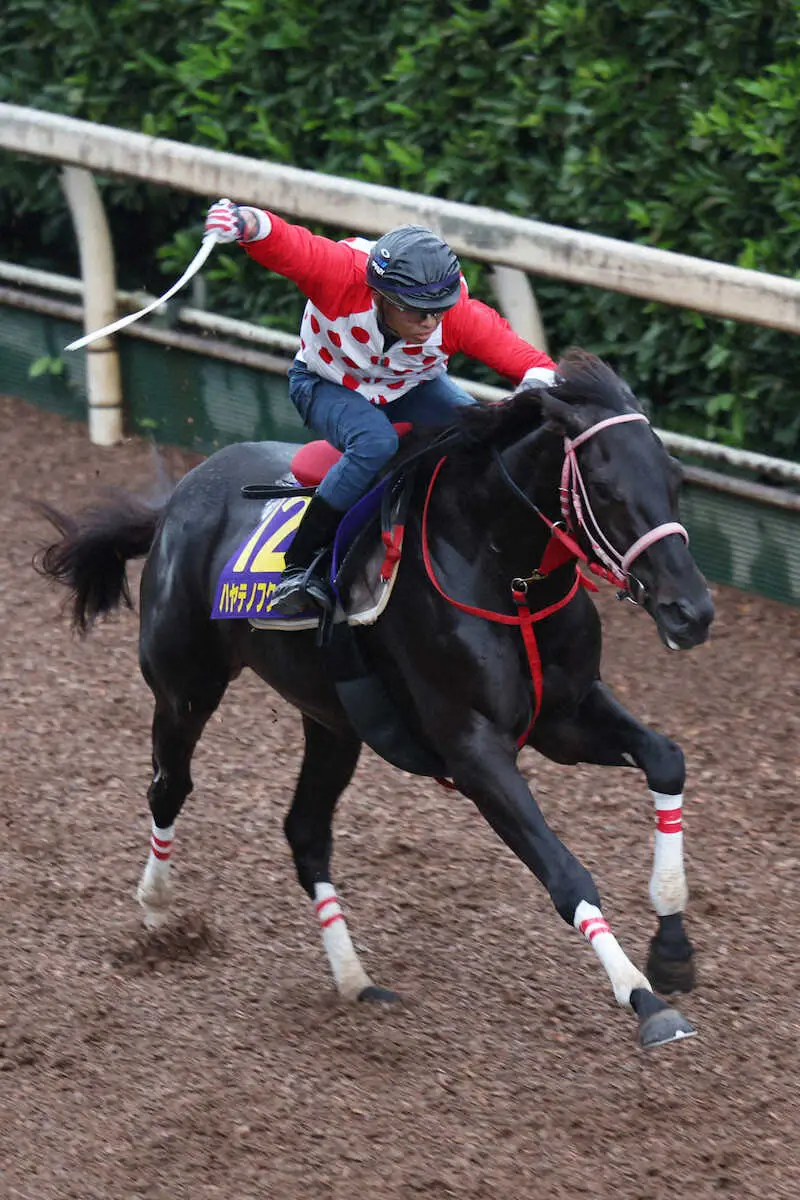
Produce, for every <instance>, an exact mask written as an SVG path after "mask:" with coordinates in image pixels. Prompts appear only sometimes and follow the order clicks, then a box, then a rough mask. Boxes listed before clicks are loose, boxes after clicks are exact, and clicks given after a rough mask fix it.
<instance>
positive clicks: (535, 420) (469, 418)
mask: <svg viewBox="0 0 800 1200" xmlns="http://www.w3.org/2000/svg"><path fill="white" fill-rule="evenodd" d="M549 399H552V400H554V401H555V402H556V403H557V404H558V403H560V404H561V405H563V404H568V405H570V406H572V407H574V408H575V409H578V408H582V407H592V408H600V409H605V410H607V412H608V415H609V416H611V415H614V414H615V413H620V412H631V411H634V412H641V405H640V403H639V401H638V400H637V399H636V397H635V396H634V394H633V392H632V391H631V390H630V388H629V387H628V385H627V384H626V383H625V382H624V381H623V380H622V379H620V377H619V375H617V374H616V372H615V371H614V370H612V368H611V367H610V366H609V365H608V363H605V362H603V360H602V359H600V358H598V357H597V356H596V355H595V354H590V353H589V352H588V351H587V350H580V349H577V348H573V349H571V350H568V351H567V352H566V354H565V355H564V357H563V358H562V359H561V361H560V362H559V363H558V367H557V370H556V382H555V383H554V384H553V385H552V386H550V387H548V388H541V387H529V386H528V387H520V388H517V390H516V391H515V392H512V393H511V395H509V396H507V397H506V398H505V399H504V400H498V401H494V402H492V403H488V404H474V405H470V406H469V407H466V408H464V409H462V410H461V411H460V412H459V413H458V416H457V418H456V420H455V422H454V423H453V425H452V426H450V427H449V428H448V429H447V430H445V431H438V432H437V433H436V434H435V435H433V436H432V435H431V433H430V432H429V431H426V430H419V431H418V432H412V433H411V434H410V435H409V436H408V437H406V438H404V439H403V441H402V443H401V448H400V452H399V454H398V455H397V456H396V457H395V459H394V460H393V462H392V466H393V467H396V466H397V465H398V464H400V463H402V462H405V461H407V460H408V459H409V458H413V457H416V456H417V455H418V454H419V453H420V452H421V451H423V450H424V449H425V448H426V447H428V446H429V447H431V448H433V447H434V446H435V445H438V444H441V446H442V452H443V453H444V452H445V451H446V452H448V453H450V452H452V451H453V450H455V449H456V448H458V449H461V450H467V451H470V450H474V451H475V452H477V453H480V452H481V451H482V450H483V449H488V448H490V447H492V446H496V445H498V444H503V445H510V444H512V443H513V442H515V441H517V440H519V439H520V438H523V437H525V436H526V435H527V434H529V433H532V432H533V431H534V430H536V429H539V428H541V427H542V426H543V425H544V424H546V422H547V420H548V417H549V416H550V415H551V414H550V413H549V412H548V400H549ZM553 407H554V405H552V404H551V405H550V408H551V409H552V408H553Z"/></svg>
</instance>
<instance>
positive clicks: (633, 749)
mask: <svg viewBox="0 0 800 1200" xmlns="http://www.w3.org/2000/svg"><path fill="white" fill-rule="evenodd" d="M529 742H530V745H531V746H533V747H534V749H536V750H538V751H539V752H540V753H541V754H544V755H545V756H546V757H547V758H551V759H553V760H554V761H555V762H562V763H577V762H587V763H597V764H598V765H600V766H615V767H624V766H629V767H630V766H633V767H640V768H641V769H642V770H643V771H644V773H645V775H646V776H647V782H648V785H649V787H650V792H651V794H652V797H653V803H654V807H655V817H656V830H655V846H654V852H653V872H652V875H651V876H650V900H651V902H652V905H653V908H654V909H655V911H656V913H657V915H658V931H657V933H656V934H655V936H654V937H653V938H652V940H651V942H650V954H649V956H648V960H647V975H648V978H649V979H650V982H651V983H652V985H653V987H654V988H656V990H657V991H659V992H662V993H664V994H665V995H669V994H671V993H672V992H678V991H680V992H688V991H691V989H692V988H693V987H694V984H695V966H694V950H693V947H692V944H691V942H690V941H689V938H688V937H687V935H686V930H685V929H684V925H683V913H684V911H685V909H686V904H687V901H688V898H689V890H688V887H687V884H686V873H685V870H684V865H683V828H682V809H683V785H684V780H685V777H686V769H685V765H684V758H683V752H682V750H681V749H680V747H679V746H676V745H675V743H674V742H671V741H670V740H669V738H666V737H664V736H663V735H662V734H659V733H655V732H654V731H653V730H652V729H648V728H647V726H646V725H643V724H642V723H641V722H640V721H637V720H636V718H635V717H633V716H631V714H630V713H629V712H628V711H627V709H625V708H623V706H622V705H621V704H620V703H619V701H618V700H617V699H616V698H615V697H614V696H613V695H612V693H611V692H610V691H609V689H608V688H607V687H606V686H605V685H604V684H603V683H601V682H600V681H599V680H598V681H597V682H595V683H594V684H592V686H591V688H590V689H589V691H588V692H587V694H586V696H585V697H584V699H583V700H582V702H581V703H580V705H579V706H578V708H577V709H576V710H575V712H574V713H573V714H571V715H570V716H568V717H559V718H556V719H550V720H542V721H541V722H539V723H537V725H536V726H535V727H534V730H533V733H532V735H531V737H530V739H529Z"/></svg>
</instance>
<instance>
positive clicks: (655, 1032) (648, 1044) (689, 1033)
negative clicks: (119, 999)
mask: <svg viewBox="0 0 800 1200" xmlns="http://www.w3.org/2000/svg"><path fill="white" fill-rule="evenodd" d="M696 1036H697V1030H696V1029H695V1028H694V1026H693V1025H690V1024H689V1022H688V1021H687V1020H686V1018H685V1017H682V1016H681V1014H680V1013H679V1012H676V1010H675V1009H674V1008H663V1009H661V1011H660V1012H654V1013H651V1015H650V1016H649V1017H646V1018H645V1020H644V1021H642V1023H641V1025H640V1026H639V1045H640V1046H641V1047H642V1049H643V1050H653V1049H655V1047H656V1046H666V1045H667V1044H668V1043H669V1042H679V1041H681V1039H682V1038H689V1037H696Z"/></svg>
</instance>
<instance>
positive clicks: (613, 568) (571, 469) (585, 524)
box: [495, 413, 689, 604]
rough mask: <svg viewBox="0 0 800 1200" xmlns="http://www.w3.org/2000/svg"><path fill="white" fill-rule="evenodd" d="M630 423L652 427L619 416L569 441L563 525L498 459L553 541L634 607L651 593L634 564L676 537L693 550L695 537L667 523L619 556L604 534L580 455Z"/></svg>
mask: <svg viewBox="0 0 800 1200" xmlns="http://www.w3.org/2000/svg"><path fill="white" fill-rule="evenodd" d="M628 421H646V422H647V424H648V425H649V424H650V422H649V421H648V420H647V417H646V416H645V415H644V413H619V414H618V415H617V416H614V417H606V419H605V420H603V421H597V422H596V424H594V425H590V426H589V428H588V429H585V430H584V431H583V433H580V434H578V436H577V437H575V438H570V437H565V438H564V463H563V466H562V468H561V485H560V487H559V496H560V503H561V521H560V522H557V521H552V520H551V519H550V518H549V517H548V516H547V515H546V514H545V513H543V512H542V510H541V509H540V508H539V507H538V506H537V505H536V504H534V502H533V501H532V500H531V499H530V497H528V496H527V495H526V494H525V492H523V490H522V488H520V487H519V486H518V485H517V483H516V482H515V481H514V480H513V479H512V478H511V476H510V474H509V473H508V470H507V468H506V466H505V464H504V463H503V461H502V458H501V457H500V455H499V453H498V454H497V455H496V456H495V457H496V460H497V461H498V463H499V465H500V469H501V472H502V474H503V476H504V477H505V479H506V482H507V483H509V484H510V485H511V487H512V488H513V490H514V492H515V493H516V494H517V495H518V496H519V497H520V498H521V499H522V500H524V501H525V503H526V504H527V505H528V506H529V507H531V508H533V509H534V511H535V512H536V513H537V514H538V515H539V516H540V517H541V519H542V520H543V521H544V522H545V524H546V525H547V526H548V527H549V529H550V532H551V534H552V535H553V537H554V538H556V539H558V541H559V542H561V543H562V544H563V545H564V546H565V548H567V549H569V550H570V551H571V553H572V554H573V555H574V556H575V557H576V558H579V559H581V560H582V561H583V562H585V563H586V565H587V567H588V568H589V570H590V571H591V572H592V573H593V574H595V575H599V576H601V577H602V578H603V579H607V580H608V581H609V582H610V583H613V584H615V585H616V586H617V587H619V588H620V589H621V594H622V595H623V596H625V597H626V598H627V599H629V600H632V601H633V603H634V604H641V603H642V602H643V600H644V598H645V588H644V584H643V583H642V582H641V580H639V579H638V578H637V577H636V576H635V575H633V574H632V572H631V566H632V564H633V563H634V562H635V561H636V559H637V558H638V557H639V555H640V554H643V553H644V551H645V550H648V549H649V548H650V547H651V546H653V545H655V544H656V542H660V541H661V540H662V539H663V538H665V537H670V536H671V535H672V534H674V533H677V534H679V535H680V536H681V537H682V538H683V539H684V541H685V542H686V543H687V545H688V542H689V534H688V533H687V531H686V529H685V527H684V526H683V525H681V524H680V523H679V522H678V521H665V522H664V523H663V524H661V525H656V526H655V527H654V528H653V529H650V530H648V531H647V533H644V534H642V536H641V537H639V538H637V539H636V541H635V542H634V543H633V545H632V546H630V547H629V548H628V549H627V550H626V551H624V552H622V551H620V550H618V549H617V548H616V546H615V545H614V544H613V542H612V541H611V539H610V538H609V537H608V536H607V535H606V534H605V533H604V532H603V528H602V525H601V524H600V521H599V520H598V519H597V517H596V516H595V513H594V510H593V509H592V505H591V502H590V500H589V492H588V489H587V486H586V483H585V481H584V478H583V475H582V474H581V468H580V464H579V463H578V456H577V454H576V450H577V449H578V447H579V446H582V445H583V444H584V443H585V442H588V441H589V439H590V438H593V437H594V436H595V434H598V433H600V432H601V430H603V429H609V428H610V427H611V426H612V425H623V424H626V423H627V422H628ZM579 537H582V539H583V540H584V542H585V543H586V544H587V545H588V546H589V549H590V553H589V554H586V553H585V552H584V551H583V550H582V549H581V547H580V545H579V543H578V540H577V539H578V538H579ZM534 577H536V578H540V577H541V575H539V574H538V573H537V574H536V575H535V576H534Z"/></svg>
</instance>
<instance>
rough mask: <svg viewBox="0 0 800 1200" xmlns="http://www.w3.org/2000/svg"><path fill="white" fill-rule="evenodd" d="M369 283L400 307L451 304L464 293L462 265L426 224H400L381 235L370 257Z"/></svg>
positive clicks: (425, 308) (445, 306) (430, 307)
mask: <svg viewBox="0 0 800 1200" xmlns="http://www.w3.org/2000/svg"><path fill="white" fill-rule="evenodd" d="M367 283H368V284H369V286H370V287H371V288H372V289H373V290H374V291H376V292H378V294H379V295H381V296H383V297H384V299H386V300H388V301H389V303H390V304H394V305H395V306H396V307H397V308H401V309H413V310H415V311H418V312H419V311H421V312H430V311H434V310H436V309H441V310H444V309H448V308H452V307H453V305H454V304H455V303H456V301H457V300H458V297H459V296H460V294H461V265H460V263H459V261H458V258H457V257H456V255H455V254H454V253H453V251H452V250H451V249H450V247H449V246H448V245H447V242H443V241H442V239H441V238H440V237H437V236H436V234H435V233H432V232H431V230H430V229H426V228H425V227H424V226H423V225H400V226H399V227H398V228H397V229H392V230H390V231H389V233H385V234H384V235H383V237H381V238H378V240H377V242H375V244H374V245H373V247H372V249H371V250H370V252H369V258H368V260H367Z"/></svg>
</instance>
